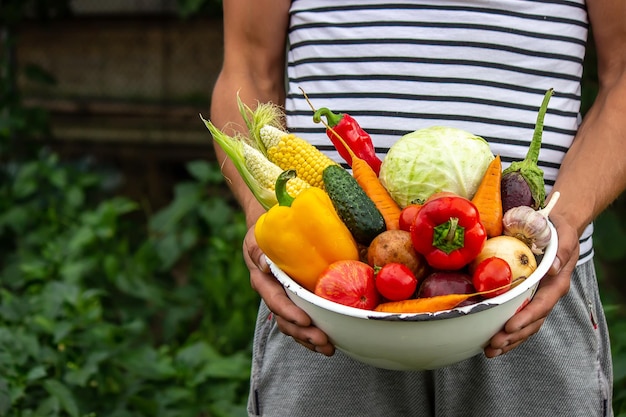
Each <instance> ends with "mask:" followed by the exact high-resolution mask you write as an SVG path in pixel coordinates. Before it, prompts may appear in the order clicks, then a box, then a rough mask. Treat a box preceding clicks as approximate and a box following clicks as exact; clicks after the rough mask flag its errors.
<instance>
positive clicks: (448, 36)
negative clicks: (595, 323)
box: [285, 0, 593, 263]
mask: <svg viewBox="0 0 626 417" xmlns="http://www.w3.org/2000/svg"><path fill="white" fill-rule="evenodd" d="M587 29H588V22H587V14H586V8H585V4H584V0H473V1H451V0H437V1H434V0H431V1H421V0H396V1H393V2H387V1H382V0H365V1H363V0H294V1H293V2H292V5H291V10H290V27H289V47H288V55H287V59H288V62H287V74H288V79H289V82H288V85H287V100H286V104H285V110H286V114H287V125H288V127H289V129H290V131H292V132H294V133H298V134H300V135H301V136H302V137H304V138H306V139H307V140H308V141H310V142H311V143H313V144H314V145H315V146H317V147H318V148H320V149H321V150H323V151H326V152H328V154H329V155H330V156H331V157H332V158H333V159H335V160H336V161H339V162H343V161H342V160H341V158H340V157H339V156H338V154H337V153H336V152H335V151H334V148H333V146H332V144H331V143H330V141H329V139H328V138H327V136H326V135H325V133H324V127H323V126H322V125H316V124H314V123H313V121H312V111H311V108H310V106H309V104H308V103H307V102H306V100H305V99H304V97H303V94H302V91H301V90H300V89H302V90H304V91H305V92H306V93H307V95H308V97H309V99H310V100H311V102H312V104H313V105H314V106H315V107H317V108H319V107H328V108H330V109H331V110H333V111H335V112H344V113H349V114H351V115H352V116H354V117H355V118H356V119H357V120H358V121H359V123H360V125H361V126H362V127H363V128H364V129H365V130H366V131H368V132H369V133H370V134H371V135H372V138H373V140H374V144H375V146H376V150H377V153H378V154H379V156H380V157H381V158H383V157H384V154H385V153H386V151H387V150H388V149H389V147H390V146H391V145H392V144H393V143H394V142H395V141H396V140H397V139H399V138H400V137H401V136H402V135H404V134H406V133H409V132H412V131H414V130H417V129H420V128H424V127H429V126H433V125H442V126H450V127H457V128H461V129H464V130H466V131H468V132H471V133H473V134H476V135H479V136H482V137H483V138H485V139H486V140H487V141H488V142H489V144H490V147H491V150H492V152H493V153H494V154H500V156H501V158H502V162H503V166H504V167H506V166H508V165H509V164H510V162H511V161H515V160H521V159H523V158H524V157H525V156H526V152H527V150H528V146H529V143H530V140H531V138H532V135H533V130H534V127H535V121H536V118H537V112H538V109H539V105H540V104H541V102H542V100H543V96H544V94H545V92H546V90H548V89H549V88H554V91H555V93H554V96H553V97H552V99H551V100H550V104H549V108H548V112H547V115H546V118H545V124H544V133H543V141H542V149H541V152H540V155H539V167H540V168H541V169H542V170H543V171H544V178H545V182H546V189H547V190H548V191H549V190H550V188H551V187H552V185H553V184H554V181H555V179H556V175H557V173H558V169H559V166H560V164H561V161H562V159H563V156H564V154H565V152H566V151H567V150H568V148H569V146H570V145H571V143H572V140H573V137H574V135H575V133H576V131H577V129H578V126H579V123H580V115H579V109H580V96H581V90H580V81H581V76H582V71H583V57H584V54H585V45H586V39H587ZM591 234H592V225H589V227H588V228H587V229H586V230H585V232H584V234H583V236H582V238H581V254H580V260H579V263H582V262H583V261H587V260H589V259H591V258H592V255H593V249H592V239H591Z"/></svg>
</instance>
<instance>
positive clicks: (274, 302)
mask: <svg viewBox="0 0 626 417" xmlns="http://www.w3.org/2000/svg"><path fill="white" fill-rule="evenodd" d="M243 256H244V260H245V262H246V265H247V266H248V269H249V270H250V284H251V285H252V288H253V289H254V290H255V291H256V292H258V293H259V295H260V296H261V298H262V299H263V301H265V304H266V305H267V307H268V308H269V309H270V311H271V312H272V313H273V314H274V316H275V318H276V323H277V324H278V328H279V329H280V331H281V332H283V333H284V334H286V335H287V336H291V337H293V339H294V340H295V341H296V342H298V343H300V344H301V345H302V346H304V347H306V348H308V349H310V350H312V351H314V352H318V353H321V354H323V355H326V356H332V355H333V354H334V353H335V347H334V346H333V345H332V344H331V343H330V341H329V340H328V336H327V335H326V334H325V333H324V332H322V331H321V330H320V329H318V328H317V327H315V326H314V325H313V323H312V322H311V318H310V317H309V316H308V314H306V313H305V312H304V311H303V310H302V309H300V308H299V307H298V306H296V305H295V304H294V303H293V302H292V301H291V300H290V299H289V297H288V296H287V293H286V292H285V289H284V288H283V286H282V285H281V284H280V282H278V281H277V280H276V278H275V277H274V276H273V275H272V274H271V272H270V269H269V266H268V264H267V262H266V260H265V254H264V253H263V252H262V251H261V249H259V246H258V245H257V243H256V239H255V237H254V226H253V227H251V228H250V229H249V230H248V232H247V233H246V236H245V238H244V241H243Z"/></svg>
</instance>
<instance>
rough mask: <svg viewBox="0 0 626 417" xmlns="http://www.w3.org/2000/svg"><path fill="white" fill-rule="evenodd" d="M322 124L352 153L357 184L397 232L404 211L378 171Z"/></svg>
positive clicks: (389, 226)
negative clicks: (382, 180)
mask: <svg viewBox="0 0 626 417" xmlns="http://www.w3.org/2000/svg"><path fill="white" fill-rule="evenodd" d="M300 90H301V91H302V93H303V94H304V97H305V99H306V100H307V102H308V103H309V105H310V106H311V108H312V109H313V111H315V108H314V107H313V104H311V102H310V101H309V99H308V97H307V95H306V93H305V92H304V90H302V89H300ZM322 123H323V124H324V126H325V127H326V129H328V131H329V132H332V133H333V135H335V136H336V137H337V138H338V139H339V141H340V142H341V143H342V144H343V145H344V147H345V148H346V150H347V151H348V152H349V153H350V157H351V158H352V176H353V177H354V179H355V180H356V182H357V183H358V184H359V185H360V186H361V188H363V191H365V194H367V196H368V197H369V198H370V199H371V200H372V201H373V202H374V204H375V205H376V208H377V209H378V211H380V214H382V216H383V219H385V226H386V227H387V230H397V229H399V228H400V212H401V211H402V209H401V208H400V206H399V205H398V203H396V202H395V200H394V199H393V198H392V197H391V194H389V191H387V189H386V188H385V186H384V185H383V184H382V183H381V182H380V179H379V178H378V175H376V171H374V170H373V169H372V167H371V166H369V164H368V163H367V162H365V160H363V159H361V158H359V157H358V156H356V155H355V154H354V151H352V149H350V147H349V146H348V145H347V144H346V142H345V141H344V139H343V138H342V137H341V135H340V134H339V133H337V132H336V131H335V130H334V129H333V128H332V127H330V126H329V125H328V124H327V123H325V122H324V121H323V120H322Z"/></svg>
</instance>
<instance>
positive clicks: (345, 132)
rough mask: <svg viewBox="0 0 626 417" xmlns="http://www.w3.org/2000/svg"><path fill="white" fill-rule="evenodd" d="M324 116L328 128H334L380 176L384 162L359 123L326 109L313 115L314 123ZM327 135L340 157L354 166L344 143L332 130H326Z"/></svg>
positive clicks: (319, 110)
mask: <svg viewBox="0 0 626 417" xmlns="http://www.w3.org/2000/svg"><path fill="white" fill-rule="evenodd" d="M322 116H326V120H327V124H328V126H330V127H332V128H333V130H334V131H335V132H336V133H337V134H339V136H341V138H342V139H343V140H344V141H345V142H346V144H347V145H348V146H349V147H350V149H352V152H354V154H355V155H356V156H358V157H359V158H361V159H363V160H364V161H365V162H367V164H368V165H369V166H370V167H372V169H373V170H374V172H376V175H378V173H379V172H380V165H381V164H382V161H381V160H380V159H379V158H378V156H376V151H375V150H374V144H373V143H372V138H371V136H370V135H369V134H368V133H367V132H366V131H365V130H363V129H362V128H361V126H360V125H359V123H358V122H357V121H356V120H355V119H354V118H353V117H352V116H350V115H349V114H347V113H340V114H337V113H333V112H332V111H330V110H329V109H328V108H326V107H322V108H321V109H318V110H317V111H316V112H315V113H314V114H313V121H314V122H315V123H319V122H320V120H321V118H322ZM326 135H327V136H328V138H329V139H330V140H331V142H332V143H333V145H335V148H336V149H337V151H338V152H339V155H341V157H342V158H343V159H344V160H345V161H346V162H347V163H348V165H350V166H352V157H351V156H350V153H349V152H348V151H347V149H346V148H345V146H344V145H343V143H341V141H340V140H339V139H338V138H337V136H335V134H334V133H333V132H332V130H330V129H328V128H327V129H326Z"/></svg>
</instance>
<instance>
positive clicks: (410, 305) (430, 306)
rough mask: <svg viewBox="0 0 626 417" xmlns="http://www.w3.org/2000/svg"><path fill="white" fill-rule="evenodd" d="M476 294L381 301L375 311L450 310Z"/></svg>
mask: <svg viewBox="0 0 626 417" xmlns="http://www.w3.org/2000/svg"><path fill="white" fill-rule="evenodd" d="M474 295H475V294H446V295H437V296H434V297H423V298H411V299H409V300H402V301H388V302H384V303H380V304H379V305H378V306H377V307H376V309H375V311H381V312H384V313H434V312H436V311H442V310H449V309H451V308H454V307H456V306H458V305H459V304H461V303H462V302H463V301H465V300H467V299H468V298H470V297H472V296H474Z"/></svg>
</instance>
